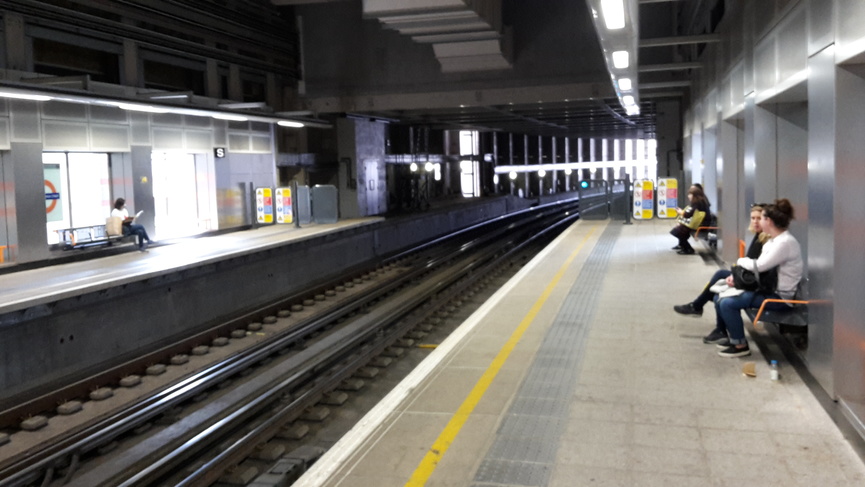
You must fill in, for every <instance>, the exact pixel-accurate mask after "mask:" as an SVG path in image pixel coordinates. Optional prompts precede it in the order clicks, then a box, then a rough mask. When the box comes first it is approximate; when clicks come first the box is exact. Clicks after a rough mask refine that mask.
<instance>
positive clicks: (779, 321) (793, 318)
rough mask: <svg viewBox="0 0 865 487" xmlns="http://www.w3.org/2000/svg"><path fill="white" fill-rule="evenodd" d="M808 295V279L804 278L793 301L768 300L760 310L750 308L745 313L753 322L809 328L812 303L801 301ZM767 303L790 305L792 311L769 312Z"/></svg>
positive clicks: (805, 300)
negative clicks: (809, 308)
mask: <svg viewBox="0 0 865 487" xmlns="http://www.w3.org/2000/svg"><path fill="white" fill-rule="evenodd" d="M807 295H808V279H806V278H803V279H802V280H801V281H799V286H798V287H797V288H796V294H795V295H794V296H793V299H766V300H764V301H763V304H762V305H760V308H749V309H746V310H745V313H746V314H747V315H748V317H749V318H751V322H752V323H754V325H755V326H756V324H757V323H758V322H761V321H762V322H764V323H775V324H776V325H779V327H781V326H784V327H787V326H790V327H797V328H802V327H807V326H808V304H809V303H810V302H811V301H809V300H807V299H801V298H803V297H805V296H807ZM766 303H786V304H788V305H790V307H789V308H790V309H783V310H768V309H765V308H766Z"/></svg>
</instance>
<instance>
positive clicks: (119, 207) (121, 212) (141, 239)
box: [111, 198, 153, 252]
mask: <svg viewBox="0 0 865 487" xmlns="http://www.w3.org/2000/svg"><path fill="white" fill-rule="evenodd" d="M111 216H112V217H117V218H120V219H121V221H122V222H123V235H124V236H125V235H136V236H137V237H138V250H140V251H142V252H147V245H148V244H150V243H152V242H153V241H152V240H150V237H149V236H148V235H147V230H146V229H145V228H144V227H143V226H142V225H139V224H137V223H133V221H134V220H135V219H134V218H132V217H130V216H129V212H128V211H127V210H126V200H125V199H123V198H117V200H116V201H115V202H114V209H113V210H111Z"/></svg>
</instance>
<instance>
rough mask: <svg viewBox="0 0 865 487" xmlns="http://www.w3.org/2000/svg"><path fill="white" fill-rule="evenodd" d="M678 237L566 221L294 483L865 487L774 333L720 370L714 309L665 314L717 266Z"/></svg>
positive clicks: (662, 226) (854, 439) (656, 227)
mask: <svg viewBox="0 0 865 487" xmlns="http://www.w3.org/2000/svg"><path fill="white" fill-rule="evenodd" d="M670 226H671V223H669V222H666V221H663V220H652V221H646V222H636V223H634V224H632V225H622V224H621V223H620V222H593V221H579V222H577V223H576V224H574V225H573V226H571V227H570V228H569V229H568V230H567V231H566V232H565V233H563V234H562V235H561V236H560V237H559V238H558V239H557V240H556V241H555V242H554V243H553V244H551V245H549V246H548V247H547V248H546V250H545V251H544V252H543V253H541V254H539V255H538V256H537V257H536V258H534V259H533V260H532V261H531V262H530V263H528V264H527V265H526V266H525V267H524V268H523V269H522V270H521V271H520V272H519V273H518V274H517V275H516V276H515V277H514V278H513V279H511V280H510V281H509V283H508V284H507V285H506V286H505V287H503V288H502V289H500V290H499V291H498V292H497V293H496V294H495V295H494V296H493V297H492V298H491V299H490V300H489V301H487V302H486V303H485V304H484V305H483V306H482V307H481V308H480V309H478V310H477V311H476V312H475V313H474V314H473V315H472V316H471V317H470V318H469V319H467V320H466V321H465V322H464V323H463V324H462V325H461V326H460V327H459V329H458V330H457V331H456V332H455V333H454V334H452V335H451V336H450V337H449V338H447V339H446V340H445V341H443V342H442V343H440V344H437V347H436V348H435V349H433V350H432V351H431V352H430V354H429V356H428V357H427V358H426V359H425V360H424V361H423V362H422V363H421V365H420V366H419V367H418V368H417V369H415V371H414V372H412V373H411V374H410V375H409V376H408V377H407V378H406V379H405V380H404V381H403V382H402V383H401V384H400V386H399V387H398V388H397V389H395V390H394V391H392V392H391V393H390V394H389V395H388V396H387V397H386V398H385V399H384V400H383V401H381V402H380V403H379V404H378V405H377V406H376V407H375V408H373V409H372V410H371V411H370V412H369V413H368V414H367V415H366V416H365V417H364V418H363V419H362V420H361V421H359V422H358V424H357V425H356V426H355V427H354V428H353V429H352V430H351V431H350V432H349V433H348V434H346V435H345V436H344V437H343V438H342V439H341V440H339V441H338V442H337V443H336V444H335V445H334V446H333V448H331V449H330V450H329V451H328V452H327V453H326V454H325V455H324V456H323V457H322V458H321V459H320V460H319V461H318V462H317V463H316V464H315V465H314V466H313V467H312V469H311V470H309V471H308V472H307V473H306V474H305V475H304V476H303V477H302V478H301V479H300V480H299V481H298V482H296V483H295V484H294V485H295V486H303V487H310V486H329V487H335V486H341V487H345V486H366V485H377V486H382V487H387V486H403V485H412V486H418V485H427V486H449V487H452V486H474V487H492V486H655V485H658V486H660V485H664V486H666V485H675V486H689V485H694V486H701V487H702V486H707V485H712V486H737V487H740V486H747V485H754V486H763V487H765V486H792V485H800V486H814V485H833V486H845V485H851V486H852V485H865V464H863V460H862V456H861V455H862V446H861V439H860V438H859V437H858V435H857V434H855V432H854V433H852V434H851V432H850V431H847V430H845V427H844V425H843V424H842V422H838V423H837V424H836V422H835V421H833V417H834V415H835V414H837V412H836V411H833V407H832V404H833V403H832V402H831V400H827V398H826V397H821V394H822V395H823V396H825V393H822V392H821V390H820V389H819V386H818V385H813V384H814V381H813V380H809V379H808V377H806V376H800V375H799V373H797V370H796V368H794V366H793V365H791V362H795V356H794V355H791V353H792V352H791V353H786V352H784V347H783V346H780V345H779V342H776V339H777V338H779V337H777V336H775V335H773V334H772V333H770V332H769V331H767V330H766V329H764V328H762V327H760V328H759V329H755V328H754V327H753V326H748V328H749V334H748V336H749V341H750V342H751V345H752V347H751V349H752V355H751V356H748V357H742V358H732V359H731V358H725V357H721V356H719V355H718V354H717V349H716V347H715V346H714V345H707V344H704V343H703V342H702V337H703V336H704V335H706V334H707V333H708V332H709V331H710V330H711V329H712V327H713V325H714V311H713V310H712V309H711V308H707V310H706V312H705V313H704V315H703V316H702V317H701V318H697V319H695V318H693V317H687V316H682V315H678V314H676V313H675V312H673V310H672V307H673V305H674V304H680V303H684V302H688V301H689V300H690V299H693V297H694V296H696V295H697V294H698V292H699V290H700V288H701V287H702V285H703V284H704V282H705V280H707V279H708V278H709V277H710V276H711V274H712V273H713V272H714V270H716V269H717V266H718V264H717V262H716V261H714V260H713V259H709V258H705V256H702V255H701V254H700V253H699V252H698V255H695V256H694V255H692V256H687V255H685V256H683V255H677V254H676V253H675V252H674V251H672V250H670V247H671V246H672V245H674V243H675V242H674V240H673V239H672V238H671V237H670V236H669V235H668V232H669V229H670ZM701 257H704V258H701ZM770 359H775V360H778V361H779V363H780V364H781V368H780V375H781V380H780V381H772V380H770V377H769V366H768V362H769V360H770ZM749 362H752V363H753V364H754V368H755V372H756V376H755V377H748V376H745V375H744V374H743V367H744V366H745V365H746V364H747V363H749Z"/></svg>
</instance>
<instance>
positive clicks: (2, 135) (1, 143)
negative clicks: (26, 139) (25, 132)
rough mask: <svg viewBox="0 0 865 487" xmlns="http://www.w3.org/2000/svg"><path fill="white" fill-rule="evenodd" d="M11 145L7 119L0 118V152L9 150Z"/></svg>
mask: <svg viewBox="0 0 865 487" xmlns="http://www.w3.org/2000/svg"><path fill="white" fill-rule="evenodd" d="M11 145H12V134H11V128H10V124H9V119H8V118H5V117H0V150H9V148H10V147H11Z"/></svg>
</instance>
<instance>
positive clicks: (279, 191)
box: [275, 188, 294, 223]
mask: <svg viewBox="0 0 865 487" xmlns="http://www.w3.org/2000/svg"><path fill="white" fill-rule="evenodd" d="M275 203H276V204H275V207H276V223H293V222H294V215H293V214H292V210H291V188H276V199H275Z"/></svg>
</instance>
